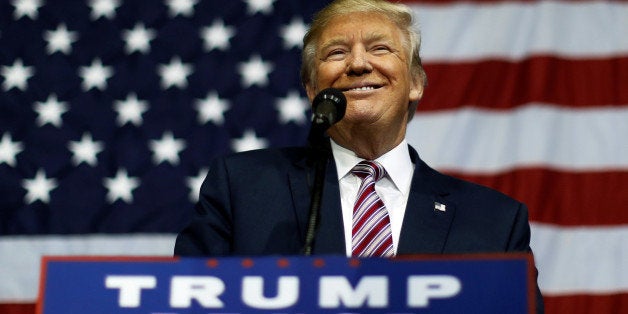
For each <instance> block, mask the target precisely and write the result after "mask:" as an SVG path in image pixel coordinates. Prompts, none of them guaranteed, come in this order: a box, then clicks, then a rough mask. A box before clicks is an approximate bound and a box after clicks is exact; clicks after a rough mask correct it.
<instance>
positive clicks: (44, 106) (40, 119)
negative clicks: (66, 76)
mask: <svg viewBox="0 0 628 314" xmlns="http://www.w3.org/2000/svg"><path fill="white" fill-rule="evenodd" d="M34 107H35V108H33V110H35V112H37V125H39V126H44V125H45V124H46V123H50V124H52V125H54V126H56V127H58V128H59V127H61V124H62V120H61V115H62V114H64V113H65V112H66V111H68V105H67V103H66V102H62V101H59V100H57V95H55V94H50V95H49V96H48V99H46V101H45V102H41V101H38V102H35V105H34Z"/></svg>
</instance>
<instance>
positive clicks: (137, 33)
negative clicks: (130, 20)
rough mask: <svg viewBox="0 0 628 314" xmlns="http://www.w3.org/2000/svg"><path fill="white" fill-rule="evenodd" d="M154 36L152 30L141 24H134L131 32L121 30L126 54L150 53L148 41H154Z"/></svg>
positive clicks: (154, 33)
mask: <svg viewBox="0 0 628 314" xmlns="http://www.w3.org/2000/svg"><path fill="white" fill-rule="evenodd" d="M156 36H157V35H156V32H155V31H154V30H152V29H147V28H146V27H144V24H142V23H137V24H135V27H134V28H133V29H131V30H128V29H125V30H123V31H122V38H123V39H124V41H125V42H126V46H125V50H126V53H127V54H131V53H133V52H135V51H139V52H141V53H148V52H149V51H150V41H151V40H153V39H155V37H156Z"/></svg>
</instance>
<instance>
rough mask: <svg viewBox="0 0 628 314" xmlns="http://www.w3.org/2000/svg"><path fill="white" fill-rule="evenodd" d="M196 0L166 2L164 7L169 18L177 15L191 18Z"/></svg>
mask: <svg viewBox="0 0 628 314" xmlns="http://www.w3.org/2000/svg"><path fill="white" fill-rule="evenodd" d="M197 3H198V0H167V1H166V5H167V6H168V8H169V11H168V12H169V13H170V16H171V17H174V16H177V15H179V14H181V15H183V16H192V15H193V14H194V6H195V5H196V4H197Z"/></svg>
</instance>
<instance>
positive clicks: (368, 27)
mask: <svg viewBox="0 0 628 314" xmlns="http://www.w3.org/2000/svg"><path fill="white" fill-rule="evenodd" d="M379 39H382V40H388V41H392V42H395V43H398V42H400V41H401V30H400V29H399V28H398V27H397V25H396V24H395V23H394V22H392V21H391V20H390V19H389V18H388V17H387V16H385V15H383V14H381V13H376V12H354V13H347V14H342V15H338V16H335V17H333V18H331V19H330V20H329V22H327V24H326V25H325V27H324V29H323V31H322V32H321V35H320V37H319V40H320V41H319V43H320V47H321V48H322V47H325V46H327V45H329V44H330V42H347V41H357V40H379Z"/></svg>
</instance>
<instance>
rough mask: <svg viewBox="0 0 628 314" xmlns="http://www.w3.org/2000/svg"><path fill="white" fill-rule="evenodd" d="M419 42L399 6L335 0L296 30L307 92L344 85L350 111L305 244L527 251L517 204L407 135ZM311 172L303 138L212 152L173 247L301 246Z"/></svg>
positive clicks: (419, 77)
mask: <svg viewBox="0 0 628 314" xmlns="http://www.w3.org/2000/svg"><path fill="white" fill-rule="evenodd" d="M419 47H420V38H419V36H418V34H417V33H416V32H415V31H414V30H413V29H412V16H411V11H410V10H409V9H408V8H407V7H406V6H404V5H397V4H392V3H389V2H386V1H381V0H338V1H334V2H333V3H331V4H330V5H328V6H327V7H326V8H324V9H323V10H322V11H321V12H319V13H318V14H317V15H316V17H315V18H314V21H313V22H312V26H311V28H310V30H309V32H308V33H307V34H306V36H305V38H304V50H303V64H302V81H303V84H304V86H305V89H306V92H307V95H308V97H309V99H310V100H312V99H313V98H314V97H315V96H316V95H317V94H318V93H319V92H320V91H321V90H323V89H326V88H329V87H333V88H336V89H339V90H341V91H342V92H343V94H344V95H345V97H346V99H347V109H346V113H345V115H344V118H343V119H342V120H341V121H340V122H338V123H337V124H334V125H333V126H331V127H330V128H329V130H328V134H329V136H330V138H331V140H330V147H331V152H332V158H330V161H329V163H328V164H327V167H326V176H325V182H324V188H323V198H322V201H321V210H320V220H319V225H318V228H317V232H316V236H315V240H314V243H313V249H312V252H313V253H314V254H345V255H347V256H374V255H375V256H393V255H403V254H417V253H420V254H442V253H469V252H530V247H529V240H530V228H529V224H528V216H527V215H528V213H527V209H526V207H525V205H523V204H521V203H519V202H517V201H515V200H513V199H511V198H509V197H507V196H505V195H503V194H501V193H499V192H496V191H493V190H490V189H488V188H485V187H481V186H479V185H475V184H472V183H469V182H464V181H461V180H458V179H455V178H452V177H449V176H446V175H443V174H440V173H438V172H437V171H435V170H433V169H431V168H430V167H429V166H427V165H426V164H425V163H424V162H423V161H422V160H421V159H420V158H419V156H418V154H417V152H416V151H415V150H414V149H413V148H412V147H410V146H408V144H407V143H406V140H405V135H406V126H407V123H408V121H409V120H410V119H411V118H412V116H413V114H414V111H415V109H416V105H417V103H418V101H419V100H420V99H421V96H422V95H423V88H424V86H425V82H426V78H425V73H424V71H423V69H422V66H421V60H420V58H419ZM361 161H369V163H368V164H363V163H360V162H361ZM356 165H358V166H357V168H356ZM356 169H357V170H356ZM366 173H377V174H382V175H383V178H381V179H379V178H372V177H369V176H368V175H365V174H366ZM313 175H314V169H313V167H312V165H311V163H309V159H308V150H307V149H305V148H286V149H269V150H258V151H251V152H245V153H239V154H235V155H232V156H228V157H224V158H220V159H217V160H215V161H214V162H213V163H212V165H211V166H210V171H209V174H208V176H207V178H206V180H205V182H204V183H203V186H202V188H201V194H200V200H199V203H198V205H197V207H196V216H195V218H194V221H193V222H192V223H191V224H190V225H189V226H188V227H187V228H186V229H185V230H184V231H183V232H181V233H180V234H179V236H178V238H177V243H176V247H175V254H177V255H187V256H210V255H211V256H216V255H249V256H251V255H262V254H264V255H268V254H281V255H287V254H300V252H301V251H302V248H303V246H304V241H305V240H304V238H305V232H306V228H307V220H308V211H309V204H310V192H311V188H312V177H313ZM365 177H368V178H369V179H366V178H365ZM373 187H374V191H375V192H373V190H369V188H373ZM365 191H366V192H365ZM369 191H370V192H369ZM356 200H357V201H356ZM369 213H373V215H374V216H372V217H376V218H370V217H371V216H368V215H370V214H369ZM364 217H367V218H364ZM360 219H363V220H360ZM373 220H375V221H376V223H372V221H373ZM365 221H366V222H365ZM373 225H376V227H378V228H376V231H375V233H374V234H372V233H373V231H371V229H372V228H371V227H373ZM343 240H344V241H343ZM539 301H540V302H542V299H541V298H540V294H539ZM540 308H541V309H542V305H541V306H540Z"/></svg>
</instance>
